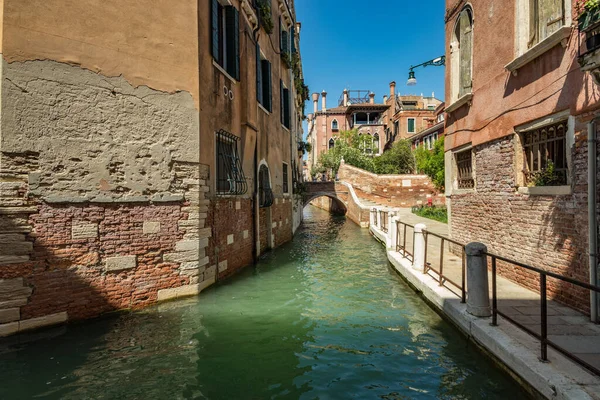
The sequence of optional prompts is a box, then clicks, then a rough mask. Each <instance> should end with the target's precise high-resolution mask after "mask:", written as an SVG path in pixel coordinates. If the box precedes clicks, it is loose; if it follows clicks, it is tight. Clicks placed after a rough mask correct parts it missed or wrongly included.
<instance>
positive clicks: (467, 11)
mask: <svg viewBox="0 0 600 400" xmlns="http://www.w3.org/2000/svg"><path fill="white" fill-rule="evenodd" d="M450 51H451V59H452V65H451V71H452V98H453V100H455V101H456V100H458V99H460V98H461V97H463V96H465V95H467V94H469V93H471V92H472V91H473V73H472V71H473V10H472V9H471V7H465V8H464V9H463V10H462V11H461V12H460V14H459V15H458V18H457V20H456V26H455V28H454V37H453V39H452V44H451V48H450Z"/></svg>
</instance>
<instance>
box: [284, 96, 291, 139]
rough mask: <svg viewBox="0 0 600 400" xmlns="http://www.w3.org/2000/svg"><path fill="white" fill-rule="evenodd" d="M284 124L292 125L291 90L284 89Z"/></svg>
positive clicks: (287, 126)
mask: <svg viewBox="0 0 600 400" xmlns="http://www.w3.org/2000/svg"><path fill="white" fill-rule="evenodd" d="M283 126H285V127H286V128H288V129H289V127H290V91H289V90H288V89H283Z"/></svg>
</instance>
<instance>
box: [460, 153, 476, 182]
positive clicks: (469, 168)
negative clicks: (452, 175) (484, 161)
mask: <svg viewBox="0 0 600 400" xmlns="http://www.w3.org/2000/svg"><path fill="white" fill-rule="evenodd" d="M456 170H457V181H458V188H459V189H473V188H474V187H475V179H473V153H472V152H471V149H469V150H465V151H461V152H460V153H456Z"/></svg>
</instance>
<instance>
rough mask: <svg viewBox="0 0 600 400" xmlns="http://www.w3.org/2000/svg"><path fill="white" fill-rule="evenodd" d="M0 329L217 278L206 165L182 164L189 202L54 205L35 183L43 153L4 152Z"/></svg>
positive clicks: (76, 315)
mask: <svg viewBox="0 0 600 400" xmlns="http://www.w3.org/2000/svg"><path fill="white" fill-rule="evenodd" d="M1 157H2V170H1V171H0V172H1V173H0V189H1V190H2V191H1V193H0V225H1V227H2V231H1V232H0V250H2V252H1V255H0V264H1V265H2V267H1V268H0V336H5V335H9V334H13V333H16V332H19V331H23V330H27V329H33V328H37V327H41V326H46V325H51V324H55V323H60V322H64V321H66V320H77V319H83V318H90V317H94V316H97V315H100V314H102V313H104V312H107V311H112V310H119V309H137V308H141V307H144V306H147V305H149V304H152V303H155V302H156V301H158V300H166V299H169V298H175V297H178V296H179V295H183V293H186V294H192V293H197V292H199V291H200V290H201V289H202V288H203V287H205V286H206V285H209V284H211V283H212V282H214V272H211V271H210V270H209V269H207V265H208V258H207V257H206V255H205V247H206V246H207V245H208V240H209V238H210V236H211V232H210V229H206V228H204V225H205V222H206V217H207V213H206V212H207V211H208V201H207V200H206V199H205V198H204V195H205V193H206V191H207V190H208V189H207V186H206V178H207V177H208V172H207V169H206V168H204V167H202V166H199V165H198V164H194V163H185V162H173V163H172V175H171V176H172V184H171V190H172V192H174V193H178V195H177V196H176V197H178V198H182V199H183V200H181V201H169V196H163V197H162V198H161V199H156V200H155V201H152V202H148V201H138V202H133V201H132V202H123V201H122V200H114V201H111V199H110V198H108V197H106V201H105V202H103V203H99V202H89V201H85V200H83V201H81V202H77V201H75V200H73V199H71V200H70V201H67V200H68V199H66V200H65V202H64V203H63V202H57V203H52V202H48V201H44V200H41V199H39V198H37V197H35V196H33V195H32V194H31V192H30V191H29V188H30V185H31V181H32V171H35V170H36V168H37V154H36V153H2V154H1Z"/></svg>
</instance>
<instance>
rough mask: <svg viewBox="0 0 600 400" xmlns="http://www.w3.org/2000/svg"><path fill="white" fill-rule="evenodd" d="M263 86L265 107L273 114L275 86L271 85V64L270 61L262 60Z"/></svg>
mask: <svg viewBox="0 0 600 400" xmlns="http://www.w3.org/2000/svg"><path fill="white" fill-rule="evenodd" d="M261 64H262V73H263V76H262V84H263V106H265V108H266V109H267V110H268V111H269V112H273V87H272V86H273V85H272V83H271V63H270V62H269V61H268V60H262V61H261Z"/></svg>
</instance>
